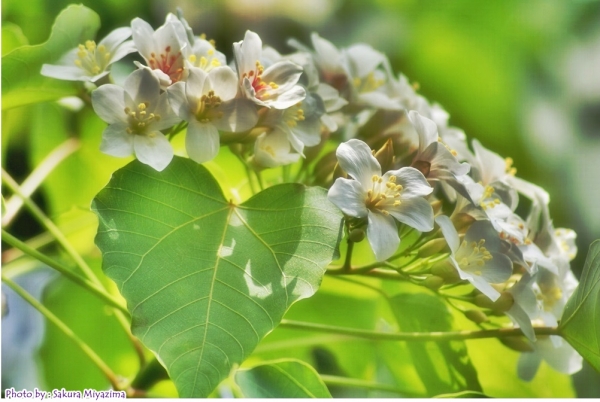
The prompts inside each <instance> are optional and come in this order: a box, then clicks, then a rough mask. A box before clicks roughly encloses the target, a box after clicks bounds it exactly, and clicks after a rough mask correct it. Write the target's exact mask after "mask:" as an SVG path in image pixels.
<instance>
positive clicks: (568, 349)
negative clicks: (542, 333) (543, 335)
mask: <svg viewBox="0 0 600 402" xmlns="http://www.w3.org/2000/svg"><path fill="white" fill-rule="evenodd" d="M543 341H544V342H541V341H540V342H539V344H538V347H539V350H540V354H541V355H542V357H543V358H544V360H546V362H547V363H548V364H549V365H550V366H551V367H552V368H553V369H555V370H556V371H558V372H561V373H564V374H574V373H576V372H578V371H579V370H581V367H582V363H583V359H582V358H581V356H580V355H579V353H577V352H576V351H575V349H573V347H572V346H571V345H569V344H568V343H567V342H565V341H564V340H563V342H562V343H561V345H560V346H559V347H553V345H552V342H551V341H550V340H548V339H544V340H543Z"/></svg>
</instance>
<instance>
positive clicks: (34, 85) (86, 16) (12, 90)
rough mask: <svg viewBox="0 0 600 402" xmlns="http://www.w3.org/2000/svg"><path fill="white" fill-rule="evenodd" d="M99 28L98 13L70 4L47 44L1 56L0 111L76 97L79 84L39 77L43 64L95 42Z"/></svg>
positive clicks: (58, 20) (55, 25)
mask: <svg viewBox="0 0 600 402" xmlns="http://www.w3.org/2000/svg"><path fill="white" fill-rule="evenodd" d="M99 27H100V18H99V17H98V14H96V13H95V12H94V11H92V10H90V9H89V8H87V7H84V6H82V5H77V6H76V5H71V6H69V7H67V8H66V9H65V10H63V11H62V12H61V13H60V14H59V15H58V17H56V21H55V22H54V26H53V27H52V33H51V34H50V38H49V39H48V41H47V42H45V43H43V44H41V45H35V46H21V47H19V48H17V49H15V50H14V51H12V52H10V53H8V54H7V55H6V56H3V57H2V110H6V109H10V108H14V107H17V106H22V105H27V104H30V103H37V102H46V101H50V100H55V99H59V98H62V97H65V96H70V95H76V94H77V92H78V88H79V87H80V85H78V84H79V83H74V82H71V81H62V80H57V79H54V78H48V77H44V76H42V75H41V74H40V71H41V69H42V64H44V63H48V64H52V63H54V62H56V61H58V59H60V57H62V55H64V54H65V53H66V52H68V51H69V50H71V49H73V48H75V47H77V45H79V44H80V43H83V42H85V41H86V40H90V39H94V38H95V36H96V32H97V31H98V28H99Z"/></svg>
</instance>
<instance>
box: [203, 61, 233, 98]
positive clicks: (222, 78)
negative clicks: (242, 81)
mask: <svg viewBox="0 0 600 402" xmlns="http://www.w3.org/2000/svg"><path fill="white" fill-rule="evenodd" d="M208 80H209V82H210V85H211V89H213V90H214V91H215V94H217V95H218V96H219V98H221V100H222V101H224V102H225V101H228V100H230V99H232V98H233V97H234V96H235V95H236V94H237V90H238V79H237V76H236V75H235V73H234V72H233V70H232V69H231V68H229V67H227V66H223V67H217V68H213V69H212V70H210V72H209V73H208Z"/></svg>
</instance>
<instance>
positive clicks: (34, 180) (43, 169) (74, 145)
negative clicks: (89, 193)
mask: <svg viewBox="0 0 600 402" xmlns="http://www.w3.org/2000/svg"><path fill="white" fill-rule="evenodd" d="M77 149H79V141H78V140H77V139H75V138H70V139H68V140H66V141H65V142H63V143H62V144H60V145H59V146H57V147H56V148H54V149H53V150H52V151H50V153H49V154H48V155H46V157H45V158H44V159H43V160H42V161H41V162H40V164H39V165H38V166H37V167H36V168H35V169H34V170H33V172H31V174H30V175H29V176H27V179H25V181H24V182H23V184H22V185H21V191H22V192H23V195H25V196H26V197H29V196H31V194H33V193H34V192H35V190H37V188H38V187H39V186H40V184H42V182H43V181H44V179H45V178H46V177H48V175H49V174H50V173H52V171H54V169H55V168H56V167H57V166H58V165H59V164H60V163H61V162H62V161H64V160H65V159H66V158H67V157H68V156H69V155H71V154H72V153H73V152H75V151H76V150H77ZM22 206H23V200H22V199H21V198H20V197H18V196H14V195H13V196H12V197H11V198H10V199H9V200H7V201H6V213H5V214H4V216H3V217H2V227H6V226H8V225H9V224H10V222H11V221H12V220H13V218H14V217H15V216H16V215H17V212H19V210H20V209H21V207H22Z"/></svg>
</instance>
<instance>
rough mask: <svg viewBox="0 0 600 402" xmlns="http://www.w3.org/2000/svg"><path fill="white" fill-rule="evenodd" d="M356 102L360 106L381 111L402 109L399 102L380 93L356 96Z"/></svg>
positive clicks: (373, 92)
mask: <svg viewBox="0 0 600 402" xmlns="http://www.w3.org/2000/svg"><path fill="white" fill-rule="evenodd" d="M358 100H359V103H360V104H365V105H367V106H369V107H374V108H378V109H382V110H402V109H403V108H404V107H403V106H402V105H401V104H400V102H399V101H397V100H395V99H392V98H390V97H389V96H387V95H386V94H384V93H383V92H380V91H371V92H366V93H361V94H360V95H358Z"/></svg>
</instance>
